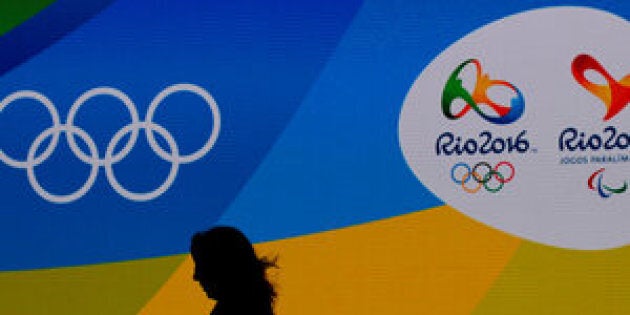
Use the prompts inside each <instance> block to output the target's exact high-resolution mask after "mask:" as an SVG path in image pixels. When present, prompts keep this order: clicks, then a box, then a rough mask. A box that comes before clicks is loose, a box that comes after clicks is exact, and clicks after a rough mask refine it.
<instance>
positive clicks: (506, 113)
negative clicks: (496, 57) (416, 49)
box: [442, 59, 525, 125]
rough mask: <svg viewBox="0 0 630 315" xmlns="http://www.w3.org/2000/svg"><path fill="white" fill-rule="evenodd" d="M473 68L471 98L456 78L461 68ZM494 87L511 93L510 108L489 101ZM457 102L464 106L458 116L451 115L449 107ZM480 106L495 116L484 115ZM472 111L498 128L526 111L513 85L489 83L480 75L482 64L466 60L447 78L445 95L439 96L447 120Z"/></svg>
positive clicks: (501, 81) (505, 82)
mask: <svg viewBox="0 0 630 315" xmlns="http://www.w3.org/2000/svg"><path fill="white" fill-rule="evenodd" d="M470 64H473V65H474V66H475V69H476V85H475V88H474V89H473V92H472V94H471V93H469V92H468V91H467V90H466V89H465V88H464V86H463V85H462V79H461V78H460V77H459V75H460V73H461V72H462V71H463V70H464V68H465V67H466V66H468V65H470ZM493 86H504V87H507V88H509V89H511V90H512V91H513V92H514V94H515V96H514V97H513V98H512V99H511V101H510V106H506V105H502V104H498V103H496V102H494V101H492V100H491V99H490V98H489V97H488V89H490V88H491V87H493ZM456 99H462V100H464V101H465V102H466V106H464V108H463V109H462V110H460V111H459V112H458V113H453V111H452V106H453V102H454V101H455V100H456ZM480 104H485V105H488V106H489V107H490V108H491V109H492V111H494V112H495V113H496V114H497V116H493V115H488V114H486V113H484V111H483V110H481V108H480V107H479V105H480ZM471 109H473V110H474V111H476V112H477V113H478V114H479V115H480V116H481V117H482V118H483V119H485V120H487V121H488V122H491V123H493V124H497V125H507V124H511V123H513V122H515V121H516V120H518V119H519V118H520V117H521V116H522V115H523V111H524V109H525V100H524V98H523V94H522V93H521V91H520V90H519V89H518V88H517V87H516V86H515V85H513V84H512V83H510V82H507V81H503V80H492V79H490V76H489V75H488V74H485V73H483V71H482V69H481V63H480V62H479V60H477V59H468V60H466V61H464V62H463V63H461V64H460V65H459V66H457V68H456V69H455V71H453V73H452V74H451V75H450V76H449V78H448V81H447V82H446V85H445V86H444V91H443V92H442V113H443V114H444V116H446V118H448V119H451V120H455V119H459V118H461V117H463V116H464V115H466V114H467V113H468V112H469V111H470V110H471Z"/></svg>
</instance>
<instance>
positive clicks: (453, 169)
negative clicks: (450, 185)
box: [451, 162, 472, 185]
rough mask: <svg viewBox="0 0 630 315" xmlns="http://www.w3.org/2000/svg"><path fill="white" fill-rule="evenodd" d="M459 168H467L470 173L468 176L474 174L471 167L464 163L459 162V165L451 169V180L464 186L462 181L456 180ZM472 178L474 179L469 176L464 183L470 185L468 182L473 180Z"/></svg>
mask: <svg viewBox="0 0 630 315" xmlns="http://www.w3.org/2000/svg"><path fill="white" fill-rule="evenodd" d="M458 166H463V167H465V168H466V170H467V171H468V172H467V174H472V170H471V169H470V166H468V164H466V163H464V162H459V163H457V164H455V165H453V168H451V179H452V180H453V181H454V182H455V184H458V185H461V184H462V181H461V180H458V179H457V178H455V169H456V168H457V167H458ZM471 177H472V176H470V175H469V176H468V177H467V178H466V180H465V181H464V183H468V181H469V180H470V178H471Z"/></svg>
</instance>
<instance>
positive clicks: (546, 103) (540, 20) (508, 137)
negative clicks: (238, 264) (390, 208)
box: [399, 7, 630, 249]
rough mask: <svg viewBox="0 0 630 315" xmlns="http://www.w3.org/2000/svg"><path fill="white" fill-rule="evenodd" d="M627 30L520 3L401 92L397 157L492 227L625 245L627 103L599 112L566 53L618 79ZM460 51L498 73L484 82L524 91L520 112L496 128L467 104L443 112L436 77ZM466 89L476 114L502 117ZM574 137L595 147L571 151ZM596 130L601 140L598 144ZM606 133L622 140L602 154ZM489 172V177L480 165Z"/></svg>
mask: <svg viewBox="0 0 630 315" xmlns="http://www.w3.org/2000/svg"><path fill="white" fill-rule="evenodd" d="M627 38H630V24H629V23H628V22H627V21H626V20H624V19H622V18H620V17H618V16H616V15H613V14H611V13H608V12H604V11H600V10H596V9H591V8H581V7H555V8H544V9H538V10H532V11H527V12H523V13H519V14H516V15H512V16H509V17H506V18H503V19H501V20H498V21H495V22H493V23H490V24H488V25H486V26H484V27H482V28H480V29H477V30H475V31H473V32H472V33H470V34H468V35H466V36H465V37H463V38H462V39H460V40H458V41H457V42H455V43H454V44H453V45H451V46H450V47H448V48H447V49H446V50H445V51H443V52H442V53H441V54H440V55H439V56H437V57H436V58H435V59H434V60H433V61H432V62H431V63H430V64H429V65H428V66H427V67H426V68H425V69H424V71H422V73H421V74H420V75H419V76H418V78H417V79H416V81H415V82H414V84H413V86H412V87H411V89H410V90H409V92H408V94H407V97H406V98H405V101H404V104H403V109H402V111H401V114H400V122H399V138H400V145H401V148H402V152H403V154H404V156H405V159H406V161H407V163H408V164H409V166H410V167H411V169H412V170H413V172H414V174H415V175H416V176H417V177H418V179H419V180H420V181H421V182H422V183H423V184H425V186H426V187H428V189H429V190H431V191H432V192H433V193H434V194H435V195H437V196H438V197H439V198H441V199H442V200H443V201H444V202H445V203H446V204H449V205H451V206H452V207H454V208H455V209H458V210H459V211H461V212H463V213H465V214H467V215H468V216H470V217H472V218H474V219H476V220H479V221H481V222H483V223H485V224H487V225H490V226H492V227H495V228H497V229H500V230H503V231H506V232H508V233H511V234H514V235H517V236H520V237H523V238H526V239H529V240H532V241H536V242H540V243H543V244H547V245H552V246H558V247H563V248H572V249H606V248H614V247H619V246H623V245H626V244H628V243H629V240H630V207H629V206H628V202H629V201H630V191H628V189H625V190H624V189H623V187H624V184H626V185H627V184H630V161H628V155H630V150H629V149H628V148H627V147H625V145H624V143H625V142H624V141H626V137H625V136H623V134H627V133H630V124H628V121H629V119H630V108H628V106H626V107H625V108H624V109H622V110H621V111H620V112H619V113H618V114H616V115H615V116H614V117H612V118H610V119H608V120H604V119H603V118H604V116H605V115H606V111H607V109H606V105H604V103H603V101H602V99H601V98H598V97H597V96H596V95H595V94H594V93H592V92H591V91H588V90H587V89H586V88H585V87H584V86H583V85H581V84H579V83H578V81H577V79H576V77H574V75H573V73H572V67H573V62H574V59H575V58H576V57H577V56H579V55H582V54H587V55H589V56H591V57H592V58H593V59H594V60H597V61H598V62H599V63H600V64H601V66H603V68H605V70H606V71H608V73H609V74H610V76H611V77H612V78H614V80H616V81H617V82H618V81H619V80H621V78H622V77H624V76H625V75H626V74H628V73H630V45H627ZM469 59H476V60H478V62H479V64H480V66H481V69H482V73H483V74H488V78H489V79H490V80H497V81H489V82H490V83H491V85H497V84H503V86H502V87H508V88H509V86H510V85H511V86H512V87H514V88H515V89H512V91H513V92H514V93H513V95H514V97H515V98H517V99H518V93H517V92H516V90H518V91H519V92H520V93H522V99H523V100H524V112H523V114H522V116H519V117H517V118H518V119H517V120H515V121H513V122H508V123H504V124H496V123H492V122H489V121H487V120H485V119H483V118H482V117H481V115H480V114H478V113H477V112H475V110H474V109H469V110H468V112H467V113H466V114H465V115H462V116H461V117H460V118H457V119H449V118H447V116H446V114H445V113H444V112H443V108H442V99H443V92H444V90H445V86H446V83H447V82H448V81H449V77H451V75H452V74H453V72H454V70H455V69H456V68H457V67H458V66H459V65H461V64H462V63H464V62H465V61H466V60H469ZM466 67H474V64H473V63H470V64H468V65H467V66H466ZM473 70H474V69H473ZM467 71H470V70H467ZM480 80H482V81H483V79H482V77H478V78H477V84H479V82H480ZM599 81H600V80H598V82H599ZM453 82H455V83H456V81H453ZM453 82H452V83H453ZM598 82H596V83H598ZM455 85H456V84H455ZM465 90H466V92H467V93H468V95H470V96H471V97H473V96H474V98H473V101H474V102H475V103H478V105H479V107H480V108H479V110H480V111H481V112H482V113H484V114H486V115H487V116H490V117H492V116H494V117H495V118H498V117H501V116H502V115H505V113H502V114H501V113H497V112H496V111H495V110H493V109H491V108H490V107H489V106H487V105H485V104H484V102H483V97H482V96H483V93H478V92H479V91H483V90H484V89H483V88H479V91H477V93H475V91H470V89H465ZM473 90H474V89H473ZM449 91H455V90H453V89H451V90H449ZM458 91H459V90H457V91H456V92H458ZM459 92H461V91H459ZM459 92H458V93H459ZM629 93H630V92H629ZM460 94H461V93H460ZM460 94H457V93H456V95H460ZM629 95H630V94H629ZM621 96H623V95H621ZM621 96H615V95H614V96H613V98H620V97H621ZM500 98H501V99H504V98H505V97H503V96H502V97H500ZM456 101H458V102H459V105H455V107H457V108H453V109H452V112H450V113H451V114H453V115H456V114H457V113H458V111H459V110H461V108H462V106H461V103H462V102H461V98H457V99H456ZM447 103H448V102H447ZM455 103H457V102H455ZM464 104H466V102H465V103H464ZM501 105H507V106H505V107H506V108H508V109H509V108H511V110H514V108H515V106H512V107H510V106H509V104H501ZM447 107H448V106H447ZM446 112H449V110H448V109H447V110H446ZM570 127H572V128H574V129H575V132H574V133H573V132H572V129H569V131H568V132H565V133H564V136H563V138H561V134H562V132H563V131H564V130H567V128H570ZM607 127H612V128H614V130H613V129H606V128H607ZM614 131H616V135H615V136H614V137H613V133H614ZM448 132H450V133H451V134H452V136H453V137H452V143H451V144H448V140H449V137H448V134H447V133H448ZM582 133H583V134H584V141H587V140H588V138H589V137H590V138H593V139H592V140H591V145H592V147H595V148H596V149H594V148H586V149H584V150H582V149H580V148H579V143H578V142H579V139H580V137H581V135H582ZM445 134H446V136H444V135H445ZM594 134H595V135H597V136H593V137H591V136H590V135H594ZM519 135H520V136H519ZM619 135H622V136H619ZM440 136H442V138H441V139H440ZM458 137H459V143H460V144H461V147H462V148H461V151H462V152H463V153H462V154H460V155H458V154H457V153H452V154H450V155H449V154H448V153H447V152H451V151H453V152H456V151H457V150H455V147H456V146H455V145H454V144H455V143H457V142H458ZM573 138H575V139H573ZM597 138H600V140H601V141H600V142H602V143H601V144H599V146H600V147H599V148H597V146H598V140H597ZM609 138H611V139H610V142H609V144H610V143H612V144H615V143H616V142H617V140H616V139H617V138H622V139H620V140H619V141H618V143H619V145H618V146H613V148H612V149H610V150H605V149H604V148H602V146H603V145H604V142H605V141H606V140H609ZM439 139H440V140H439ZM467 139H472V140H467ZM572 139H573V140H572ZM438 140H439V141H438ZM561 140H562V141H561ZM484 144H485V145H484ZM561 144H562V145H563V146H562V149H561ZM569 147H571V148H577V149H574V150H573V151H571V150H569V149H568V148H569ZM466 150H468V151H469V152H474V153H472V154H470V153H467V151H466ZM481 151H484V152H485V151H490V152H488V153H483V152H481ZM521 151H522V152H521ZM483 162H485V163H483ZM475 165H477V168H476V169H475V172H473V168H474V166H475ZM489 168H496V172H497V173H498V174H496V173H494V172H492V173H488V170H489ZM602 168H603V169H604V171H600V169H602ZM598 171H599V172H598ZM462 181H463V182H464V185H461V184H460V183H461V182H462ZM502 182H504V183H502ZM484 183H485V184H484Z"/></svg>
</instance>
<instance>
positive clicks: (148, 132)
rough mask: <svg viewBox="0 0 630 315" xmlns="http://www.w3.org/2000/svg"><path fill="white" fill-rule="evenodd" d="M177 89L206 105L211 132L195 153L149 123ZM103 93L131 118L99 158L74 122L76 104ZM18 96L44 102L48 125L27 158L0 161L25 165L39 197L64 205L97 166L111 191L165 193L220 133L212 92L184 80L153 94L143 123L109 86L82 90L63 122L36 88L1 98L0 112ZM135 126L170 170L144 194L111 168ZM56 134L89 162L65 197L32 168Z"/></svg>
mask: <svg viewBox="0 0 630 315" xmlns="http://www.w3.org/2000/svg"><path fill="white" fill-rule="evenodd" d="M177 92H190V93H193V94H196V95H198V96H200V97H201V98H202V99H203V100H204V101H205V102H206V103H207V104H208V106H209V107H210V110H211V113H212V132H211V134H210V136H209V137H208V140H207V141H206V142H205V144H204V145H203V146H202V147H201V148H199V149H198V150H197V151H194V152H193V153H190V154H187V155H182V154H181V153H180V151H179V147H178V145H177V142H176V141H175V139H174V138H173V136H172V135H171V133H170V132H169V131H168V130H166V129H165V128H164V127H162V126H160V125H159V124H157V123H155V122H153V116H154V114H155V111H156V110H157V108H158V106H159V105H160V104H161V103H162V101H163V100H164V99H165V98H167V97H168V96H170V95H172V94H174V93H177ZM102 95H105V96H111V97H114V98H116V99H118V100H120V101H121V102H122V103H123V104H124V105H125V107H126V108H127V111H128V112H129V118H130V122H129V123H128V124H127V125H125V126H124V127H122V128H121V129H120V130H118V131H117V132H116V133H115V134H114V136H112V138H111V140H110V141H109V143H108V144H107V149H106V150H105V154H104V156H103V157H101V156H100V155H99V151H98V147H97V146H96V143H95V142H94V140H93V139H92V137H90V135H89V134H88V133H87V132H85V131H84V130H83V129H81V128H80V127H78V126H75V125H74V120H75V117H76V115H77V112H78V111H79V109H80V108H81V106H82V105H83V104H85V102H87V101H88V100H90V99H91V98H93V97H96V96H102ZM20 99H33V100H36V101H38V102H39V103H41V104H42V105H44V107H45V108H46V109H47V110H48V113H49V114H50V117H51V120H52V126H51V127H48V128H47V129H45V130H44V131H42V132H41V133H40V134H39V135H38V136H37V137H36V138H35V140H34V141H33V143H32V144H31V145H30V147H29V149H28V154H27V157H26V160H23V161H20V160H18V159H15V158H12V157H10V156H9V155H7V154H6V153H5V152H4V151H3V150H2V149H0V161H2V162H3V163H4V164H6V165H8V166H10V167H13V168H18V169H25V170H26V173H27V178H28V181H29V183H30V185H31V187H32V188H33V190H34V191H35V192H36V193H37V194H38V195H39V196H40V197H42V198H43V199H45V200H47V201H49V202H54V203H69V202H73V201H75V200H77V199H79V198H81V197H83V196H84V195H85V194H86V193H87V192H88V191H89V190H90V189H91V188H92V186H93V185H94V182H95V181H96V178H97V177H98V172H99V169H100V168H101V167H103V168H104V169H105V175H106V178H107V181H108V182H109V184H110V185H111V186H112V188H113V189H114V191H116V192H117V193H118V194H120V195H121V196H123V197H124V198H127V199H129V200H133V201H148V200H152V199H155V198H157V197H159V196H161V195H162V194H163V193H165V192H166V191H167V190H168V189H169V188H170V187H171V185H172V184H173V183H174V182H175V178H176V177H177V172H178V170H179V167H180V165H181V164H188V163H192V162H195V161H197V160H199V159H201V158H202V157H204V156H205V155H206V154H208V152H210V150H211V149H212V148H213V146H214V144H215V143H216V141H217V139H218V137H219V131H220V130H221V116H220V112H219V107H218V106H217V103H216V102H215V100H214V98H213V97H212V95H210V93H208V91H206V90H205V89H203V88H202V87H200V86H197V85H194V84H189V83H180V84H174V85H171V86H169V87H167V88H165V89H164V90H163V91H161V92H160V93H158V94H157V95H156V96H155V98H153V100H152V101H151V103H150V105H149V108H148V110H147V113H146V116H145V119H144V121H141V120H140V118H139V115H138V111H137V109H136V106H135V104H134V103H133V101H132V100H131V98H129V96H127V95H126V94H125V93H123V92H122V91H120V90H118V89H115V88H112V87H97V88H94V89H91V90H88V91H86V92H84V93H83V94H81V96H79V97H78V98H77V100H76V101H75V102H74V103H73V104H72V106H71V107H70V110H69V112H68V117H67V120H66V123H64V124H62V123H61V122H60V119H59V113H58V112H57V109H56V108H55V106H54V104H53V102H52V101H51V100H50V99H48V98H47V97H46V96H44V95H42V94H41V93H39V92H35V91H26V90H25V91H17V92H14V93H11V94H10V95H8V96H7V97H5V98H4V99H3V100H2V101H0V113H1V112H2V110H4V108H5V107H7V106H8V105H9V104H11V103H13V102H14V101H16V100H20ZM140 130H144V132H145V136H146V139H147V141H148V143H149V146H150V147H151V149H152V150H153V152H154V153H155V154H157V155H158V156H159V157H160V158H161V159H163V160H165V161H167V162H170V163H171V168H170V171H169V174H168V176H167V178H166V180H165V181H164V182H163V183H162V184H161V185H160V186H159V187H157V188H156V189H154V190H152V191H149V192H133V191H130V190H128V189H127V188H125V187H123V185H121V184H120V182H119V181H118V180H117V179H116V176H115V174H114V168H113V166H114V164H116V163H118V162H120V161H121V160H123V159H124V158H125V157H127V155H129V153H130V152H131V150H132V149H133V147H134V146H135V144H136V141H137V140H138V135H139V133H140ZM154 132H155V133H158V134H159V135H160V136H161V137H162V138H164V139H165V140H166V144H167V145H168V147H169V151H165V150H164V149H163V148H161V147H160V145H159V144H158V142H157V141H156V139H155V135H154V134H153V133H154ZM61 133H65V135H66V140H67V141H68V144H69V146H70V150H71V151H72V153H73V154H74V155H75V156H76V157H77V158H78V159H79V160H80V161H82V162H83V163H85V164H87V165H90V166H91V168H90V174H89V176H88V178H87V180H86V181H85V183H84V184H83V185H82V186H81V187H80V188H79V189H77V190H76V191H74V192H72V193H70V194H66V195H56V194H52V193H50V192H48V191H47V190H46V189H44V188H43V187H42V186H41V184H40V183H39V182H38V180H37V176H36V175H35V167H36V166H38V165H40V164H42V163H43V162H44V161H46V160H47V159H48V158H49V157H50V156H51V155H52V153H53V152H54V150H55V149H56V148H57V144H58V142H59V136H60V134H61ZM127 134H130V136H129V139H128V140H127V143H126V144H125V145H124V146H123V148H122V149H121V150H120V151H119V152H114V150H115V149H116V148H117V147H118V144H119V142H120V141H121V140H122V139H123V138H124V137H125V136H126V135H127ZM75 136H77V137H79V138H81V140H82V141H83V142H85V143H86V144H87V147H88V151H89V152H88V153H87V154H86V153H85V152H83V151H82V150H81V148H80V147H79V145H78V144H77V142H76V139H75ZM49 137H50V138H51V141H50V142H49V143H48V146H47V147H46V149H45V150H43V152H42V153H40V154H39V155H37V152H39V148H40V146H41V145H42V143H43V142H44V141H45V140H46V139H47V138H49Z"/></svg>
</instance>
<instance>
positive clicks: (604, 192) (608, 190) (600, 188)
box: [588, 168, 628, 198]
mask: <svg viewBox="0 0 630 315" xmlns="http://www.w3.org/2000/svg"><path fill="white" fill-rule="evenodd" d="M604 170H605V168H600V169H599V170H597V171H595V172H594V173H593V174H591V176H589V178H588V188H589V189H590V190H597V193H599V196H600V197H602V198H608V197H610V196H611V195H612V194H622V193H624V192H626V190H628V182H625V181H624V182H623V185H621V186H620V187H618V188H612V187H610V186H608V185H605V184H602V181H603V179H604V174H603V173H604ZM596 178H597V186H595V183H594V182H595V179H596Z"/></svg>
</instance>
